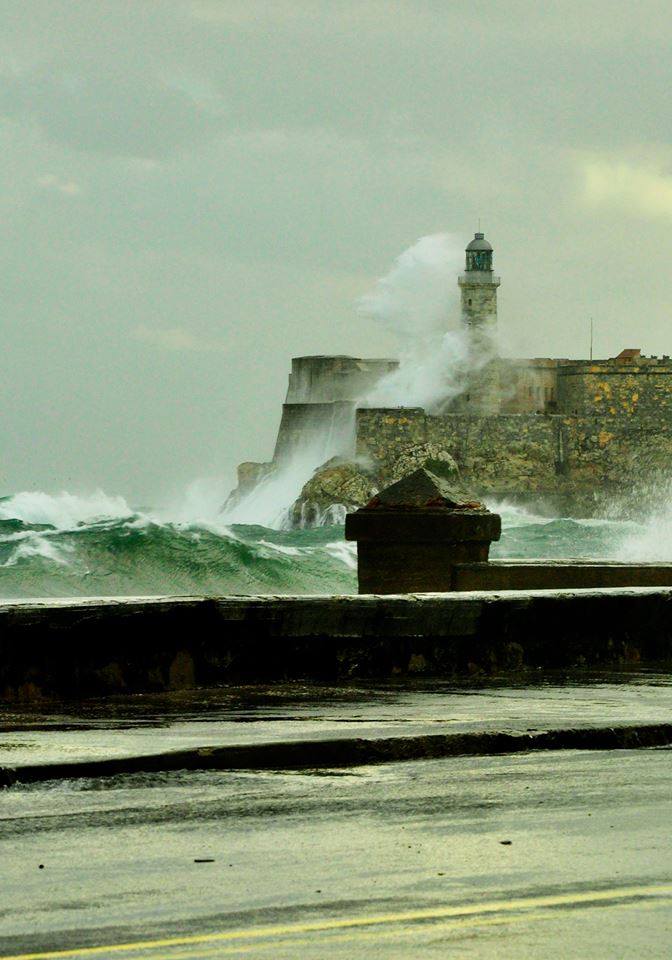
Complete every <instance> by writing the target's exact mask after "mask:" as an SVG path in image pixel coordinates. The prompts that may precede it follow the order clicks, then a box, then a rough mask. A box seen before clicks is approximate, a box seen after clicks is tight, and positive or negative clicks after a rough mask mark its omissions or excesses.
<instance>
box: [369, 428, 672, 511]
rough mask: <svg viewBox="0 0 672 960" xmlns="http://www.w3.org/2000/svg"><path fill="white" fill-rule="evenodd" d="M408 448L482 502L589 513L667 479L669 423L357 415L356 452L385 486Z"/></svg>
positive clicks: (671, 469) (671, 460)
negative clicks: (443, 455)
mask: <svg viewBox="0 0 672 960" xmlns="http://www.w3.org/2000/svg"><path fill="white" fill-rule="evenodd" d="M413 448H416V449H417V450H418V451H419V455H420V456H423V453H422V451H423V450H425V451H428V453H429V455H435V451H436V450H445V451H446V452H447V453H449V454H450V455H451V456H452V457H453V458H454V459H455V461H456V462H457V465H458V467H459V468H460V472H461V474H462V476H463V478H464V480H465V481H466V482H468V483H469V484H470V485H471V486H473V487H474V489H476V490H477V491H479V492H480V493H481V494H482V495H486V496H491V497H493V496H494V497H517V498H525V497H530V498H533V499H541V500H548V501H549V502H550V501H554V502H558V503H560V502H562V503H563V504H565V505H569V506H570V507H571V508H572V509H578V510H581V511H585V512H586V513H590V512H591V505H592V506H594V505H595V504H596V503H597V502H601V503H604V502H605V501H609V500H610V499H620V498H623V497H628V498H629V499H630V500H633V501H635V505H636V502H638V500H639V497H638V495H637V494H635V493H634V489H635V488H637V487H638V486H640V487H642V488H643V489H644V488H646V486H647V484H648V485H650V486H654V485H655V483H657V482H659V481H660V480H667V479H668V478H669V477H670V476H671V475H672V418H668V419H665V418H663V419H662V420H661V418H660V417H658V416H654V415H648V416H647V415H643V414H640V416H638V417H632V418H631V417H622V416H621V417H611V416H607V417H604V416H579V417H576V416H571V417H568V416H559V415H550V416H544V415H539V414H519V415H500V416H498V417H475V416H467V415H460V414H454V415H447V416H428V415H427V414H425V412H424V411H423V410H420V409H386V410H383V409H370V410H359V411H358V412H357V452H358V453H359V454H360V455H368V456H370V457H371V458H372V459H373V461H374V463H375V465H376V467H377V468H378V469H379V470H380V472H381V474H382V477H383V478H384V479H385V480H392V479H394V478H395V466H396V464H397V463H398V462H399V460H400V458H402V459H403V458H405V457H407V456H408V455H409V453H410V451H411V450H412V449H413ZM426 455H428V454H427V453H425V454H424V456H426Z"/></svg>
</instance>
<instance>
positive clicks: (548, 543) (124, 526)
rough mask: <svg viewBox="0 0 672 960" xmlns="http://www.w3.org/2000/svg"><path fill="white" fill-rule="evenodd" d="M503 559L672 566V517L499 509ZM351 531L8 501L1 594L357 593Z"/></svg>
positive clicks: (2, 504) (77, 501)
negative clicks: (347, 534)
mask: <svg viewBox="0 0 672 960" xmlns="http://www.w3.org/2000/svg"><path fill="white" fill-rule="evenodd" d="M489 506H490V507H491V509H495V510H497V512H499V513H500V514H501V515H502V521H503V534H502V539H501V541H500V542H499V543H497V544H494V545H493V548H492V551H491V556H493V557H512V558H513V557H595V558H614V559H633V560H634V559H639V560H672V509H671V510H670V511H669V512H668V513H666V514H664V515H663V516H657V517H655V518H652V519H651V520H650V521H647V522H642V523H634V522H631V521H617V520H573V519H568V518H562V517H558V518H554V519H549V518H548V517H540V516H536V515H535V514H534V513H531V512H529V511H527V510H525V509H524V508H522V507H512V506H511V505H508V504H506V503H503V504H502V503H499V504H497V503H492V504H489ZM355 590H356V554H355V547H354V544H350V543H346V541H345V540H344V538H343V527H342V526H324V527H320V528H318V529H313V530H294V531H289V530H278V529H271V528H268V527H264V526H257V525H253V524H227V523H226V522H225V521H224V519H223V517H222V516H221V514H220V513H219V511H218V508H214V507H213V506H212V505H210V506H209V507H208V508H207V509H206V508H202V509H200V510H195V509H193V506H192V508H191V509H189V510H185V509H178V510H175V511H173V513H172V515H171V514H170V513H169V512H168V513H167V512H166V511H163V512H158V511H152V510H147V509H142V510H141V509H135V508H133V507H132V506H130V505H129V504H128V503H127V502H126V501H125V500H124V499H123V498H122V497H114V496H108V495H106V494H104V493H102V492H100V491H98V492H96V493H93V494H91V495H88V496H75V495H72V494H68V493H59V494H47V493H38V492H23V493H17V494H15V495H13V496H9V497H4V498H2V499H0V597H2V598H4V599H8V598H26V597H64V596H100V595H105V596H114V595H135V596H137V595H143V594H147V595H152V594H154V595H155V594H181V595H185V594H191V595H213V594H223V593H236V594H252V593H281V594H282V593H353V592H355Z"/></svg>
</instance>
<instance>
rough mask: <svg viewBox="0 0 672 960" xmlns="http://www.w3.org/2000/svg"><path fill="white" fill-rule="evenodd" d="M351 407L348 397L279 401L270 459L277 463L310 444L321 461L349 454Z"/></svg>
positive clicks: (351, 431)
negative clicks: (294, 401) (338, 399)
mask: <svg viewBox="0 0 672 960" xmlns="http://www.w3.org/2000/svg"><path fill="white" fill-rule="evenodd" d="M354 410H355V404H354V402H353V401H348V400H345V401H340V402H335V403H285V404H283V407H282V418H281V420H280V427H279V429H278V438H277V440H276V442H275V452H274V454H273V460H274V461H275V462H278V461H280V460H283V459H286V458H288V457H290V456H291V455H292V454H293V453H295V452H297V451H299V450H306V449H309V448H311V447H313V446H315V447H317V448H319V449H318V455H320V456H322V459H323V460H327V459H328V458H329V457H332V456H334V455H335V454H336V453H344V454H349V453H351V452H352V446H353V443H354V437H353V429H354V428H353V418H354Z"/></svg>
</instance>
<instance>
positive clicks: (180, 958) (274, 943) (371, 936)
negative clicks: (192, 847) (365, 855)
mask: <svg viewBox="0 0 672 960" xmlns="http://www.w3.org/2000/svg"><path fill="white" fill-rule="evenodd" d="M554 915H556V916H557V914H555V913H554V911H553V910H538V911H525V912H524V913H520V914H510V915H508V916H502V917H457V918H456V919H454V920H444V921H443V922H442V923H432V924H431V925H430V926H425V927H423V929H424V930H425V932H426V933H427V934H428V935H431V937H432V939H436V937H437V934H441V933H451V932H452V931H456V932H457V931H458V930H463V929H465V928H467V929H468V928H473V927H494V926H502V925H504V924H506V926H509V925H510V924H512V923H521V922H522V921H530V920H548V919H549V918H550V917H552V916H554ZM417 931H418V928H417V927H413V928H408V929H406V930H399V929H395V930H384V929H380V928H378V929H376V930H362V929H359V930H351V931H350V933H339V934H336V935H330V936H328V939H326V940H324V939H323V940H321V941H320V946H321V948H322V949H326V948H327V947H328V946H329V944H332V943H352V942H353V941H355V942H357V943H361V942H362V941H364V940H375V941H376V943H378V942H379V941H381V940H394V941H395V942H396V941H398V940H399V939H400V937H402V936H407V937H409V936H417ZM311 944H313V945H314V944H315V938H314V937H313V938H296V937H283V938H280V939H278V938H275V939H273V940H270V941H268V942H267V943H264V942H257V943H249V944H247V945H244V944H238V946H235V947H221V946H219V947H215V948H213V949H212V950H197V951H196V952H194V951H193V950H189V951H188V952H187V953H167V954H164V958H162V960H208V958H209V957H230V956H232V955H236V956H241V955H243V954H246V953H255V954H256V953H259V951H260V950H279V949H280V948H281V947H284V946H288V947H292V948H295V947H308V946H310V945H311ZM3 960H4V958H3Z"/></svg>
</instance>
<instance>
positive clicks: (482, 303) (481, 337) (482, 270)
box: [458, 233, 500, 416]
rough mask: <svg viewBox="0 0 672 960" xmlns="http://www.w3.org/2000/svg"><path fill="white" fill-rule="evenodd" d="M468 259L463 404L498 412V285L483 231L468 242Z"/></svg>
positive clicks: (463, 279)
mask: <svg viewBox="0 0 672 960" xmlns="http://www.w3.org/2000/svg"><path fill="white" fill-rule="evenodd" d="M465 252H466V255H467V262H466V268H465V271H464V273H462V274H460V277H459V279H458V283H459V285H460V290H461V293H462V323H463V324H464V326H465V327H466V329H467V331H468V333H469V354H470V367H471V370H470V376H469V384H468V388H467V392H466V394H465V395H464V396H463V397H462V398H461V400H462V402H461V403H460V406H461V407H462V408H463V409H464V410H465V411H468V412H469V413H474V414H479V415H480V416H490V415H494V414H497V413H499V408H500V384H499V364H498V362H497V342H496V339H497V337H496V335H497V287H498V286H499V284H500V279H499V277H496V276H495V275H494V274H493V272H492V247H491V245H490V244H489V243H488V241H487V240H486V239H485V236H484V235H483V234H482V233H476V234H474V239H473V240H472V241H471V243H469V244H467V248H466V251H465Z"/></svg>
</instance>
